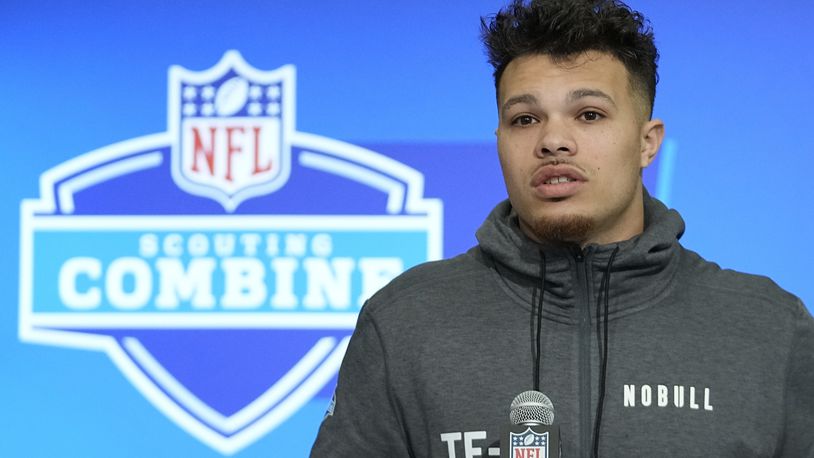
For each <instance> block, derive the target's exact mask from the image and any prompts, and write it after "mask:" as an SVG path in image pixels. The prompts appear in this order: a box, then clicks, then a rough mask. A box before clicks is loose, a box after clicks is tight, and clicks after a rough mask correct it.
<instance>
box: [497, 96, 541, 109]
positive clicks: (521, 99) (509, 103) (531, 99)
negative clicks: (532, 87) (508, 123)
mask: <svg viewBox="0 0 814 458" xmlns="http://www.w3.org/2000/svg"><path fill="white" fill-rule="evenodd" d="M519 103H528V104H529V105H537V97H535V96H533V95H531V94H520V95H516V96H514V97H509V98H508V99H506V101H505V102H503V106H502V107H501V108H500V112H501V113H503V114H505V113H506V112H507V111H508V110H509V108H511V107H513V106H514V105H517V104H519Z"/></svg>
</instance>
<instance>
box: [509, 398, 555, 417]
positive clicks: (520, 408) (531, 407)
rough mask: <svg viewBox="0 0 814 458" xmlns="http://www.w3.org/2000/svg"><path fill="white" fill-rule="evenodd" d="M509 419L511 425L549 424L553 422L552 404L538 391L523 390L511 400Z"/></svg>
mask: <svg viewBox="0 0 814 458" xmlns="http://www.w3.org/2000/svg"><path fill="white" fill-rule="evenodd" d="M509 420H511V421H512V424H513V425H522V426H539V425H550V424H552V423H554V404H553V403H552V402H551V399H548V396H546V395H545V394H543V393H540V392H539V391H533V390H529V391H524V392H522V393H520V394H518V395H517V396H515V398H514V400H512V405H511V407H510V408H509Z"/></svg>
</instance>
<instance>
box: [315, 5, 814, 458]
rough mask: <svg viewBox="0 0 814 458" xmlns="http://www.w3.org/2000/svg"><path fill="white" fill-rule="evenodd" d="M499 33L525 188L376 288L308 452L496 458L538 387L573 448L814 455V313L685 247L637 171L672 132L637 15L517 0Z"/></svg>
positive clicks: (512, 151)
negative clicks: (459, 244) (519, 406)
mask: <svg viewBox="0 0 814 458" xmlns="http://www.w3.org/2000/svg"><path fill="white" fill-rule="evenodd" d="M483 39H484V43H485V45H486V47H487V50H488V53H489V57H490V62H491V63H492V64H493V65H494V68H495V72H494V76H495V85H496V89H497V114H498V127H497V131H496V133H497V139H498V154H499V157H500V163H501V166H502V169H503V176H504V179H505V182H506V188H507V190H508V194H509V199H508V201H505V202H503V203H501V204H499V205H498V206H497V207H496V208H495V209H494V210H493V211H492V213H491V214H490V215H489V217H488V218H487V220H486V221H485V222H484V223H483V225H482V226H481V228H480V229H479V230H478V233H477V237H478V242H479V243H478V245H477V246H476V247H474V248H472V249H471V250H470V251H469V252H467V253H466V254H464V255H462V256H458V257H456V258H454V259H450V260H447V261H441V262H435V263H430V264H425V265H422V266H419V267H417V268H415V269H412V270H410V271H408V272H406V273H405V274H403V275H402V276H400V277H399V278H397V279H396V280H394V281H393V282H392V283H391V284H390V285H388V286H387V287H385V288H384V289H382V290H381V291H380V292H379V293H377V294H376V295H375V296H374V297H373V298H371V299H370V301H368V303H367V304H366V305H365V307H364V308H363V310H362V312H361V314H360V316H359V321H358V324H357V328H356V331H355V333H354V335H353V338H352V340H351V343H350V346H349V348H348V352H347V355H346V357H345V360H344V362H343V364H342V368H341V370H340V373H339V381H338V385H337V389H336V394H335V405H332V406H331V408H330V409H329V412H328V414H327V416H326V418H325V420H324V422H323V424H322V427H321V429H320V432H319V436H318V438H317V441H316V443H315V445H314V450H313V452H312V456H331V457H402V456H403V457H467V458H469V457H474V456H495V455H496V454H499V448H498V442H499V440H500V433H501V427H502V426H503V425H505V424H506V423H508V421H509V418H508V412H509V404H510V403H511V401H512V399H513V398H514V397H515V396H516V395H517V394H518V393H521V392H523V391H526V390H529V389H535V390H538V391H542V392H544V393H545V394H546V395H547V396H548V398H549V399H550V400H551V402H552V403H553V412H554V413H555V422H554V423H555V425H556V426H557V427H558V428H559V430H560V433H561V444H562V456H564V457H587V456H602V457H630V456H641V457H666V456H682V457H684V456H693V457H702V456H703V457H719V456H731V457H746V456H783V457H814V321H812V318H811V315H810V314H809V313H808V311H807V310H806V308H805V307H804V306H803V304H802V303H801V302H800V300H799V299H797V298H795V297H794V296H792V295H790V294H788V293H786V292H784V291H782V290H781V289H780V288H778V287H777V286H776V285H775V284H774V283H773V282H771V281H770V280H769V279H767V278H763V277H757V276H751V275H746V274H742V273H737V272H733V271H729V270H722V269H720V268H719V267H718V266H717V265H715V264H712V263H710V262H707V261H705V260H704V259H702V258H701V257H699V256H698V255H697V254H696V253H694V252H692V251H689V250H686V249H685V248H684V247H682V246H681V244H680V243H679V238H680V237H681V234H682V233H683V231H684V223H683V221H682V219H681V217H680V216H679V214H678V213H677V212H675V211H674V210H668V209H667V208H666V207H665V206H664V205H663V204H661V203H660V202H658V201H657V200H655V199H653V198H652V197H650V196H649V195H648V194H647V192H646V190H645V189H644V187H643V185H642V178H641V177H642V169H643V168H644V167H647V166H648V165H649V164H650V163H651V162H652V161H653V159H654V157H655V155H656V153H657V151H658V149H659V146H660V145H661V141H662V139H663V137H664V123H663V122H662V121H660V120H657V119H652V118H651V114H652V109H653V102H654V99H655V92H656V80H657V72H656V62H657V59H658V52H657V50H656V48H655V45H654V43H653V34H652V32H651V30H650V29H649V27H648V25H647V23H646V21H645V19H644V18H643V17H642V15H640V14H639V13H637V12H634V11H631V10H630V9H629V8H628V7H627V6H625V5H624V4H622V3H620V2H618V1H614V0H604V1H603V0H597V1H589V0H570V1H569V0H540V1H532V2H531V4H526V3H525V2H523V1H522V0H516V1H514V2H513V3H512V4H510V5H509V6H508V7H506V8H505V9H504V10H502V11H501V12H499V13H498V14H497V15H496V16H495V17H493V18H491V19H490V20H488V21H485V22H484V24H483ZM555 452H556V451H555Z"/></svg>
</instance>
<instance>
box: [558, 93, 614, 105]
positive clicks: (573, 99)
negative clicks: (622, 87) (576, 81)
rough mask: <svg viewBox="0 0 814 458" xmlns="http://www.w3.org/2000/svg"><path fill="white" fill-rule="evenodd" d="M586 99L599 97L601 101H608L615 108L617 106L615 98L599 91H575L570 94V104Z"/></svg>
mask: <svg viewBox="0 0 814 458" xmlns="http://www.w3.org/2000/svg"><path fill="white" fill-rule="evenodd" d="M585 97H599V98H600V99H604V100H607V101H608V102H609V103H610V104H611V105H613V106H614V107H615V106H616V102H614V101H613V97H611V96H609V95H608V94H606V93H604V92H602V91H600V90H599V89H587V88H586V89H574V90H573V91H571V92H569V93H568V101H569V102H576V101H577V100H579V99H582V98H585Z"/></svg>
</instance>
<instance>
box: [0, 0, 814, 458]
mask: <svg viewBox="0 0 814 458" xmlns="http://www.w3.org/2000/svg"><path fill="white" fill-rule="evenodd" d="M630 4H631V6H633V7H634V8H637V9H640V10H642V11H644V12H645V13H646V15H647V16H648V17H649V18H650V19H651V22H652V23H653V26H654V28H655V31H656V39H657V44H658V46H659V49H660V52H661V55H662V57H661V60H660V75H661V81H660V83H659V86H658V91H657V98H656V107H655V115H656V116H657V117H660V118H662V119H663V120H664V121H665V123H666V126H667V139H668V142H667V144H668V145H669V151H663V153H665V152H666V153H668V156H669V159H670V160H669V161H664V159H665V158H664V157H663V158H662V161H661V162H660V163H659V164H658V166H659V169H658V170H653V171H649V172H648V176H647V179H648V182H649V183H651V191H652V192H654V193H657V194H659V195H660V196H661V197H663V198H664V199H665V200H666V201H667V202H668V203H669V205H670V206H672V207H674V208H676V209H678V210H679V211H680V212H681V213H682V215H683V217H684V219H685V221H686V223H687V231H686V234H685V236H684V238H683V239H682V240H683V242H684V244H685V245H686V246H688V247H689V248H691V249H694V250H696V251H698V252H699V253H700V254H701V255H702V256H704V257H706V258H708V259H711V260H714V261H716V262H718V263H719V264H721V265H722V266H723V267H727V268H734V269H738V270H742V271H748V272H752V273H759V274H763V275H768V276H770V277H771V278H773V279H774V280H775V281H776V282H777V283H779V284H780V285H781V286H782V287H784V288H786V289H788V290H790V291H791V292H793V293H794V294H796V295H798V296H800V297H801V298H802V299H803V300H804V302H806V304H808V305H809V306H811V304H814V284H812V282H811V281H810V280H809V275H808V268H806V267H805V264H804V259H805V258H806V255H805V252H806V248H805V243H806V242H807V241H808V239H809V238H810V237H811V235H812V234H814V212H812V204H811V202H810V201H811V199H812V198H814V185H812V180H811V179H810V176H809V175H810V170H812V168H814V155H812V154H811V152H812V151H814V139H813V138H812V134H811V128H810V126H809V124H810V122H809V118H808V109H809V108H810V107H811V106H814V91H812V89H811V81H812V80H814V55H812V54H813V53H814V51H812V49H811V46H809V45H808V41H806V38H805V37H808V36H810V30H809V28H810V24H811V20H812V18H814V4H812V3H811V2H809V1H805V0H788V1H785V2H782V3H771V2H763V1H758V0H747V1H737V2H735V1H725V2H709V1H702V0H689V1H682V2H657V1H647V0H635V1H631V2H630ZM501 5H502V2H501V1H494V0H479V1H473V0H453V1H447V2H435V1H433V2H429V1H428V2H379V1H367V0H366V1H357V2H353V3H352V4H347V3H345V2H333V1H312V2H305V3H304V2H300V1H293V0H281V1H274V2H261V1H255V2H249V1H246V2H219V1H198V2H158V1H142V2H123V1H110V2H104V3H101V2H100V3H98V4H97V3H87V4H82V3H77V2H60V1H14V0H12V1H6V2H3V4H2V6H0V59H2V62H3V72H2V74H0V100H2V110H0V139H2V143H0V152H2V158H3V160H5V161H6V162H5V164H4V166H3V167H0V173H1V174H2V182H3V189H5V190H6V191H4V192H5V194H4V196H3V198H2V199H1V200H0V205H2V209H1V210H2V213H1V214H2V215H3V224H2V225H0V231H2V237H1V239H2V243H3V253H4V256H3V258H2V261H0V266H2V271H0V273H1V274H2V275H0V282H2V283H0V291H2V293H0V294H2V302H1V303H0V304H2V306H1V307H0V362H2V365H3V368H2V370H0V405H2V406H3V408H2V413H0V431H3V435H2V436H3V440H0V456H9V457H17V456H19V457H23V456H25V457H39V456H42V457H46V456H48V457H50V456H82V457H95V456H99V457H102V456H105V457H106V456H133V457H140V456H221V453H220V452H219V451H217V450H216V448H215V447H212V446H211V445H210V444H206V443H205V442H204V441H201V440H199V439H198V438H196V437H194V436H193V435H192V434H190V433H188V432H187V431H185V429H184V428H182V427H179V425H178V423H177V422H176V421H173V420H171V419H170V418H169V417H168V416H166V415H165V414H163V413H162V412H160V411H159V410H158V409H156V408H155V407H154V405H153V404H151V403H150V402H148V401H147V400H146V399H145V396H143V395H142V394H141V392H139V391H138V390H137V389H135V388H134V385H133V384H131V382H130V381H128V379H127V378H125V377H123V376H122V373H121V372H120V371H119V370H118V369H117V368H116V367H115V366H114V365H113V364H112V363H111V359H110V358H109V357H108V356H107V355H106V354H104V353H101V352H97V351H82V350H77V349H72V348H60V347H59V346H50V345H39V344H32V343H28V342H21V340H20V337H19V329H18V323H19V313H20V312H19V304H20V301H21V297H22V295H21V289H20V272H21V270H22V266H21V263H20V252H21V251H20V241H21V230H20V203H21V201H22V199H26V198H39V197H42V196H41V195H40V187H39V186H40V175H41V174H43V173H44V172H45V171H47V170H48V169H51V168H53V167H55V166H58V165H59V164H61V163H63V162H65V161H67V160H70V159H72V158H75V157H78V156H80V155H82V154H84V153H87V152H89V151H93V150H96V149H99V148H102V147H105V146H107V145H110V144H113V143H116V142H120V141H123V140H128V139H132V138H136V137H141V136H145V135H149V134H155V133H161V132H164V131H165V130H166V129H167V99H168V89H167V87H168V85H167V71H168V69H169V68H170V67H171V66H172V65H180V66H182V67H185V68H187V69H191V70H195V71H201V70H205V69H208V68H210V67H212V66H213V65H215V64H216V63H217V62H218V61H219V60H220V59H221V57H222V56H223V55H224V53H225V52H226V51H227V50H230V49H234V50H238V51H239V52H240V53H241V54H242V56H243V58H244V59H245V60H246V61H247V62H248V63H249V64H251V65H252V66H254V67H256V68H258V69H261V70H272V69H276V68H278V67H280V66H282V65H285V64H293V65H295V66H296V69H297V88H296V94H297V96H296V99H297V103H296V122H297V127H296V128H297V130H298V131H300V132H307V133H313V134H317V135H320V136H323V137H327V138H330V139H337V140H341V141H344V142H347V143H349V144H353V145H360V146H363V147H365V148H367V149H369V150H372V151H376V152H378V153H381V154H385V155H387V156H389V157H391V158H393V159H395V160H397V161H399V162H401V163H403V164H405V165H407V166H410V167H412V168H414V169H416V170H418V171H419V172H421V173H423V175H424V187H425V188H424V196H426V197H428V198H438V199H441V200H442V201H443V205H444V219H443V226H444V227H443V245H442V246H443V255H444V256H452V255H455V254H457V253H460V252H462V251H464V250H465V249H467V248H468V247H469V246H471V245H472V244H473V243H474V237H473V233H474V230H475V229H476V228H477V226H478V225H479V223H480V222H481V221H482V219H483V218H484V217H485V215H486V214H487V213H488V211H489V209H491V207H492V206H493V205H494V204H495V203H497V202H498V201H500V200H501V199H503V198H505V190H504V189H503V184H502V178H501V175H500V171H499V169H498V163H497V160H496V157H495V150H494V135H493V131H494V129H495V126H496V114H495V106H494V105H495V104H494V92H493V83H492V79H491V69H490V68H489V66H488V65H487V64H486V62H485V57H484V54H483V51H482V48H481V45H480V43H479V39H478V21H479V17H480V16H482V15H486V14H490V13H493V12H495V11H496V10H497V9H498V8H499V7H500V6H501ZM145 187H146V186H145ZM653 187H656V188H658V189H652V188H653ZM302 189H307V188H302ZM139 193H140V191H139V190H138V189H134V190H133V196H134V197H133V198H134V199H137V197H138V195H139ZM328 194H331V192H330V191H321V192H319V193H314V194H308V193H300V194H298V195H297V196H293V197H291V199H293V200H291V201H290V202H289V206H290V208H296V207H297V205H298V204H299V203H302V204H303V205H306V206H307V205H310V204H313V201H319V200H320V199H328V198H329V197H331V196H329V195H328ZM332 198H334V199H336V198H337V196H332ZM297 199H299V200H297ZM339 200H341V198H339ZM247 205H248V204H247ZM349 205H350V204H349ZM220 211H221V213H223V210H222V209H221V210H220ZM253 211H254V212H256V213H262V211H263V206H262V205H259V204H258V205H256V206H255V207H254V210H253ZM246 335H247V336H248V333H247V334H246ZM340 337H341V336H340V335H337V338H340ZM247 339H249V340H250V342H249V344H255V345H257V344H259V345H263V344H267V345H270V346H271V345H284V344H280V342H278V341H273V342H265V341H263V340H262V339H258V340H251V339H250V338H249V337H247ZM159 347H160V345H159ZM261 349H262V348H261ZM252 357H254V358H259V359H263V358H265V359H266V361H265V362H264V364H268V365H274V361H275V357H274V353H273V352H272V351H269V352H268V353H267V354H265V356H264V352H263V351H259V352H257V351H256V352H254V355H253V356H252ZM330 383H332V382H330ZM330 383H329V384H328V386H327V387H325V388H324V389H322V390H320V392H319V393H318V394H317V396H316V397H315V398H314V399H313V400H312V401H311V402H309V403H306V404H305V405H304V406H303V408H302V409H300V410H299V411H298V413H296V414H295V415H293V416H292V417H290V418H289V419H288V420H287V421H285V422H283V423H281V424H280V425H278V426H276V427H275V428H273V429H271V430H269V431H268V432H267V433H266V434H263V435H261V436H260V437H257V438H256V439H255V440H252V441H251V442H250V443H248V444H246V445H245V447H243V448H240V449H239V450H235V452H236V456H241V457H243V456H245V457H251V456H285V457H288V456H305V455H306V454H307V450H308V449H309V448H310V445H311V442H312V441H313V437H314V434H315V432H316V429H317V427H318V423H319V421H320V420H321V417H322V413H323V412H324V409H325V407H326V406H327V399H328V397H329V393H330Z"/></svg>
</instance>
